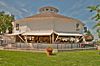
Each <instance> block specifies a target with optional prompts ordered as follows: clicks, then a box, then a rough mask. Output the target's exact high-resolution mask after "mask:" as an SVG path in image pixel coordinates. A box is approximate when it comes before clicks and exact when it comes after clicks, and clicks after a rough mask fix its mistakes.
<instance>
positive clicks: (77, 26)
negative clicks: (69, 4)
mask: <svg viewBox="0 0 100 66" xmlns="http://www.w3.org/2000/svg"><path fill="white" fill-rule="evenodd" d="M76 31H79V23H77V24H76Z"/></svg>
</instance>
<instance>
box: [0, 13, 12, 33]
mask: <svg viewBox="0 0 100 66" xmlns="http://www.w3.org/2000/svg"><path fill="white" fill-rule="evenodd" d="M13 21H14V16H13V15H11V16H10V15H9V14H6V13H5V12H0V33H5V32H6V31H7V30H8V32H9V33H11V32H12V29H13V28H12V22H13Z"/></svg>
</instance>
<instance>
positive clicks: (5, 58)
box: [0, 50, 100, 66]
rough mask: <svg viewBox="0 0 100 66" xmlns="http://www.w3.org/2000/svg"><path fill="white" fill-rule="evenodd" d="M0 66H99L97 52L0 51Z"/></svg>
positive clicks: (99, 58) (99, 60)
mask: <svg viewBox="0 0 100 66" xmlns="http://www.w3.org/2000/svg"><path fill="white" fill-rule="evenodd" d="M0 66H100V55H99V51H95V50H93V51H92V50H91V51H73V52H59V53H57V54H56V55H52V56H50V57H48V56H47V55H46V54H45V53H36V52H34V53H32V52H18V51H17V52H16V51H0Z"/></svg>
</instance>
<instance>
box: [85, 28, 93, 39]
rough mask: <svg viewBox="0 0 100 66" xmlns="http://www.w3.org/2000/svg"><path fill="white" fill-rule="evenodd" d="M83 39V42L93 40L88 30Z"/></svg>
mask: <svg viewBox="0 0 100 66" xmlns="http://www.w3.org/2000/svg"><path fill="white" fill-rule="evenodd" d="M84 37H85V40H86V41H92V40H93V39H94V37H93V35H92V33H91V32H90V31H89V30H87V31H86V32H85V35H84Z"/></svg>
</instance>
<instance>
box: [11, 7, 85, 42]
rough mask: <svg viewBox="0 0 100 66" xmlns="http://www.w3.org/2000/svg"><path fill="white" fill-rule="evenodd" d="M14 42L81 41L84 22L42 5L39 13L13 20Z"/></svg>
mask: <svg viewBox="0 0 100 66" xmlns="http://www.w3.org/2000/svg"><path fill="white" fill-rule="evenodd" d="M13 27H14V29H13V33H12V35H14V36H15V38H16V39H15V40H16V42H27V43H51V44H54V43H77V42H82V41H83V30H84V23H82V22H81V21H80V20H77V19H74V18H70V17H67V16H63V15H60V14H59V10H58V9H57V8H55V7H50V6H47V7H42V8H40V9H39V14H36V15H33V16H30V17H26V18H23V19H20V20H16V21H15V22H13Z"/></svg>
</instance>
